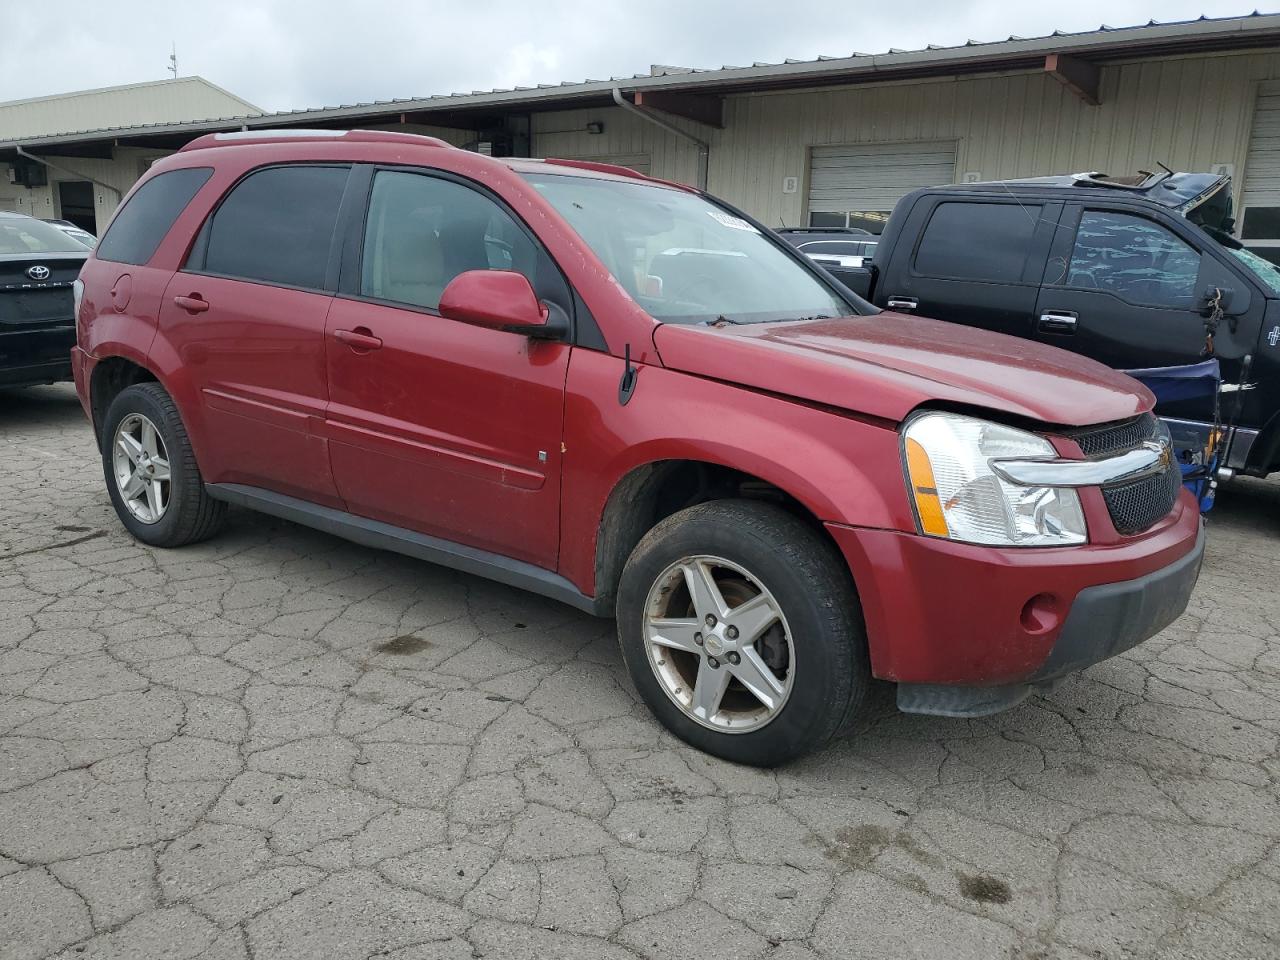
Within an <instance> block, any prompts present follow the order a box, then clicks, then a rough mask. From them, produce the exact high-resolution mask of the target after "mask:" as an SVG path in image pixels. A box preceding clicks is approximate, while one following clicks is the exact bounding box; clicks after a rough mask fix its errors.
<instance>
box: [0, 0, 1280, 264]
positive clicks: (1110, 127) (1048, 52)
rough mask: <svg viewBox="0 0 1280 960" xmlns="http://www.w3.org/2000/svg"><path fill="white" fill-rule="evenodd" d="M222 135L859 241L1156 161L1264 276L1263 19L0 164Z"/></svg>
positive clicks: (682, 73)
mask: <svg viewBox="0 0 1280 960" xmlns="http://www.w3.org/2000/svg"><path fill="white" fill-rule="evenodd" d="M189 120H190V121H194V120H195V118H189ZM240 127H244V128H248V129H253V128H260V127H330V128H332V127H374V128H386V129H402V130H411V131H421V132H429V133H433V134H435V135H437V136H442V137H444V138H445V139H446V140H448V141H449V142H451V143H454V144H457V145H460V146H467V147H469V148H471V149H480V150H487V151H490V152H493V153H494V154H498V155H502V154H510V155H518V156H535V157H565V158H575V159H596V160H602V161H607V162H610V163H618V164H623V165H626V166H631V167H634V168H635V169H637V170H641V171H643V172H645V173H649V174H651V175H653V176H658V177H665V178H669V179H673V180H680V181H684V182H687V183H695V184H705V185H706V186H707V187H708V188H709V189H710V190H711V191H712V192H713V193H716V194H718V195H720V196H722V197H724V198H725V199H727V200H729V201H730V202H732V203H734V204H736V205H738V206H740V207H742V208H744V209H746V210H748V211H749V212H751V213H752V214H754V215H756V216H757V217H759V218H760V219H761V220H763V221H765V222H766V223H769V224H771V225H780V224H781V225H787V226H797V225H805V224H812V225H834V224H851V225H860V226H864V227H868V228H871V229H873V230H876V229H878V225H879V224H880V223H882V222H883V219H884V217H885V216H886V215H887V213H888V211H889V210H891V209H892V206H893V203H894V202H895V201H896V200H897V199H898V197H900V196H901V195H902V194H904V193H905V192H907V191H908V190H910V189H912V188H914V187H918V186H928V185H933V184H937V183H940V182H955V181H964V180H989V179H1003V178H1009V177H1026V176H1037V175H1045V174H1053V173H1068V172H1077V171H1085V170H1100V171H1104V172H1108V173H1113V174H1118V173H1132V172H1135V171H1137V170H1144V169H1145V170H1155V169H1158V165H1159V164H1161V163H1164V164H1167V165H1168V166H1170V167H1172V168H1174V169H1182V170H1198V171H1204V170H1221V171H1224V172H1229V173H1231V174H1232V175H1233V176H1234V178H1235V181H1236V188H1235V192H1236V198H1237V213H1238V217H1237V223H1238V224H1239V229H1241V230H1242V236H1243V238H1244V240H1245V242H1246V243H1247V244H1248V245H1249V246H1251V247H1252V248H1254V249H1256V250H1257V251H1258V252H1259V253H1262V254H1263V255H1265V256H1268V257H1269V258H1271V259H1273V260H1280V15H1259V14H1252V15H1250V16H1244V17H1229V18H1221V19H1207V18H1202V19H1200V20H1194V21H1187V22H1178V23H1156V22H1154V21H1153V22H1152V23H1150V24H1147V25H1144V26H1137V27H1126V28H1118V29H1113V28H1109V27H1103V28H1101V29H1099V30H1095V31H1089V32H1082V33H1055V34H1053V35H1051V36H1047V37H1037V38H1030V39H1027V38H1018V37H1010V38H1008V39H1006V40H1000V41H994V42H989V43H988V42H984V43H975V42H970V43H968V44H965V45H963V46H957V47H945V48H938V47H930V48H927V49H925V50H916V51H902V50H891V51H889V52H887V53H882V54H874V55H872V54H854V55H852V56H841V57H831V58H820V59H818V60H814V61H787V62H785V63H777V64H764V63H759V64H753V65H751V66H746V67H731V66H726V67H721V68H718V69H712V70H694V69H686V68H679V67H654V68H653V70H652V71H651V73H650V74H645V75H641V76H634V77H627V78H616V79H611V80H587V81H582V82H574V83H563V84H558V85H547V86H540V87H537V88H528V89H517V90H493V91H485V92H474V93H465V94H452V95H446V96H437V97H428V98H424V99H418V100H401V101H392V102H386V103H372V104H357V105H353V106H342V107H329V108H321V109H314V110H302V111H294V112H288V113H278V114H267V115H261V116H245V117H242V118H236V119H234V120H231V121H201V122H184V123H160V124H154V125H149V126H134V127H131V128H128V129H121V130H110V131H99V132H88V133H84V132H80V133H75V132H72V133H66V134H61V135H56V134H48V133H46V134H42V135H40V136H34V137H27V138H24V139H21V140H18V139H13V138H6V137H5V136H4V135H3V133H2V132H0V165H2V164H4V163H6V162H8V163H13V162H15V161H18V162H22V163H29V162H39V161H40V160H43V161H46V162H48V163H51V164H52V163H58V164H60V165H61V166H63V167H65V168H68V169H83V170H85V171H86V172H89V171H96V172H95V174H94V175H95V176H97V177H99V178H100V179H101V180H103V181H107V182H110V183H112V184H118V185H119V186H120V187H121V189H123V188H125V187H127V186H128V184H129V183H131V182H132V181H133V179H135V178H136V177H137V175H138V173H139V171H140V165H139V161H140V160H143V159H145V158H147V157H153V156H156V155H158V154H160V153H163V152H165V151H168V150H173V149H176V148H177V147H179V146H181V145H182V144H183V143H185V142H187V141H189V140H191V139H192V138H194V137H196V136H198V135H200V134H202V133H206V132H209V131H211V130H229V129H238V128H240ZM19 151H21V153H20V152H19ZM23 154H25V155H26V156H23ZM29 157H36V158H39V159H38V160H36V161H32V160H30V159H29ZM0 189H3V187H2V186H0ZM4 197H5V194H4V193H0V206H3V204H4V202H5V201H4V199H3V198H4ZM109 202H110V201H109V200H108V203H109ZM102 213H103V211H102V210H99V214H100V216H99V221H100V223H101V222H102V219H103V218H102V216H101V214H102Z"/></svg>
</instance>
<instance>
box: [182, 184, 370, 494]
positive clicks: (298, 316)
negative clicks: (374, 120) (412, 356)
mask: <svg viewBox="0 0 1280 960" xmlns="http://www.w3.org/2000/svg"><path fill="white" fill-rule="evenodd" d="M349 172H350V168H349V167H345V166H328V167H326V166H314V165H307V166H302V165H298V166H279V167H270V168H267V169H263V170H260V171H257V172H254V173H251V174H249V175H248V176H247V177H245V178H244V179H243V180H241V181H240V182H239V183H238V184H237V185H236V186H235V187H233V188H232V190H231V192H230V193H229V194H228V195H227V196H226V198H225V199H224V200H223V201H222V203H221V204H220V205H219V206H218V207H217V208H216V209H215V211H214V212H213V214H212V215H211V217H210V219H209V221H208V222H206V224H205V226H204V228H203V229H202V231H201V233H200V235H199V237H198V239H197V241H196V244H195V247H194V249H193V250H192V253H191V256H190V258H189V259H188V262H187V265H186V266H185V267H184V269H182V270H180V271H179V272H178V273H176V274H174V276H173V279H172V280H171V281H170V282H169V286H168V289H167V291H166V293H165V297H164V301H163V303H162V307H161V311H160V337H159V338H158V342H163V343H167V344H168V348H170V349H173V350H176V351H177V353H178V355H179V357H180V359H181V367H182V369H184V370H185V371H186V372H187V375H189V376H190V377H191V378H192V380H193V382H192V383H191V384H190V387H191V392H192V393H193V394H194V395H195V396H196V397H197V404H198V407H199V411H198V416H199V417H200V418H201V420H202V421H203V427H204V429H202V430H200V431H199V435H200V437H201V447H200V449H199V453H200V457H201V465H202V467H203V470H204V474H205V479H206V480H207V481H210V482H213V483H240V484H246V485H250V486H256V487H264V488H266V489H269V490H273V491H277V492H279V493H284V494H288V495H290V496H294V497H300V498H303V499H307V500H311V501H314V502H318V503H323V504H326V505H329V506H341V500H340V499H339V497H338V491H337V489H336V487H335V486H334V483H333V475H332V471H331V470H330V466H329V455H328V449H327V445H326V442H325V440H324V437H323V436H321V434H320V431H319V429H318V427H319V426H320V425H321V424H322V422H323V417H324V406H325V402H326V400H327V394H326V387H325V317H326V315H327V313H328V312H329V307H330V305H331V304H332V303H333V294H332V292H331V290H332V286H334V285H336V275H337V269H336V260H335V261H334V266H333V267H332V269H331V265H330V255H331V248H332V247H333V244H334V235H335V229H336V224H337V218H338V207H339V203H340V201H341V199H342V194H343V189H344V187H345V186H346V182H347V178H348V175H349ZM335 256H336V254H335ZM331 279H332V281H333V282H330V280H331ZM326 288H328V289H326Z"/></svg>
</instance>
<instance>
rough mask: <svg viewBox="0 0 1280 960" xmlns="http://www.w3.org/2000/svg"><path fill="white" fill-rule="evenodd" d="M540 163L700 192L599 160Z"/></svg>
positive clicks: (549, 159) (545, 160)
mask: <svg viewBox="0 0 1280 960" xmlns="http://www.w3.org/2000/svg"><path fill="white" fill-rule="evenodd" d="M542 162H543V163H555V164H558V165H560V166H562V167H577V168H578V169H579V170H594V171H595V172H596V173H611V174H613V175H614V176H616V177H628V178H630V179H632V180H643V181H644V182H645V183H660V184H662V185H663V186H667V187H675V188H676V189H677V190H683V191H685V192H686V193H700V192H701V191H699V190H698V188H697V187H691V186H689V185H688V184H687V183H680V182H679V181H676V180H664V179H662V178H661V177H651V176H649V175H648V174H647V173H641V172H640V171H638V170H632V169H631V168H630V167H624V166H620V165H619V164H616V163H601V162H600V161H599V160H566V159H564V158H562V157H543V158H542Z"/></svg>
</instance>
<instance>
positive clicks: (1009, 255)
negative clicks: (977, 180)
mask: <svg viewBox="0 0 1280 960" xmlns="http://www.w3.org/2000/svg"><path fill="white" fill-rule="evenodd" d="M1040 212H1041V208H1040V207H1039V206H1038V205H1033V204H1016V203H955V202H953V203H940V204H938V206H937V208H936V209H935V210H934V211H933V216H932V217H930V218H929V224H928V226H927V227H925V231H924V236H923V237H921V239H920V246H919V248H918V249H917V251H916V262H915V272H916V273H917V274H920V275H922V276H926V277H937V278H940V279H948V280H978V281H986V282H991V283H1011V282H1014V283H1016V282H1018V281H1020V280H1022V275H1023V271H1024V270H1025V269H1026V266H1027V257H1028V255H1029V252H1030V250H1031V239H1032V237H1033V236H1034V235H1035V232H1036V227H1037V225H1038V224H1039V221H1040Z"/></svg>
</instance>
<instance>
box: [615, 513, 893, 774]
mask: <svg viewBox="0 0 1280 960" xmlns="http://www.w3.org/2000/svg"><path fill="white" fill-rule="evenodd" d="M618 635H619V639H620V640H621V643H622V653H623V656H624V657H625V659H626V662H627V669H628V671H629V672H630V674H631V679H632V680H633V681H634V683H635V685H636V688H637V689H638V690H639V691H640V694H641V696H643V697H644V699H645V701H646V702H647V703H648V705H649V707H650V708H651V709H652V710H653V712H654V714H655V715H656V716H657V717H658V719H659V720H661V721H662V722H663V723H664V724H665V725H666V726H667V727H668V728H669V729H670V730H671V731H672V732H673V733H675V734H676V735H677V736H679V737H681V738H683V739H685V740H687V741H689V742H690V743H692V744H694V745H695V746H697V747H699V748H701V749H703V750H706V751H708V752H710V753H714V754H717V755H719V756H722V757H726V758H728V759H731V760H736V761H739V762H741V763H752V764H758V765H769V764H775V763H780V762H782V761H784V760H788V759H790V758H792V757H795V756H798V755H800V754H802V753H804V752H806V751H808V750H812V749H814V748H815V747H817V746H819V745H821V744H822V743H824V742H825V741H826V740H827V739H829V738H830V737H831V736H832V735H834V734H835V732H836V731H837V730H839V729H840V727H841V726H843V725H844V724H845V722H847V721H848V719H849V718H850V717H851V716H852V714H853V711H854V710H856V708H857V706H858V705H859V704H860V703H861V701H862V699H863V697H864V695H865V693H866V690H867V687H868V686H869V684H870V673H869V670H868V668H867V662H866V644H865V641H864V638H863V631H862V616H861V611H860V608H859V606H858V598H857V594H856V593H855V592H854V589H853V582H852V580H851V578H850V576H849V571H848V567H847V565H846V564H845V563H844V561H843V559H842V558H841V557H840V556H839V554H838V553H837V552H836V550H835V546H834V544H833V543H832V542H831V541H830V539H828V538H827V537H825V535H824V534H823V532H822V530H821V528H820V527H818V526H817V525H815V524H813V523H811V522H807V521H806V519H805V518H803V517H802V516H799V515H797V514H793V513H790V512H788V511H786V510H784V509H783V508H782V507H780V506H777V505H774V504H769V503H761V502H756V501H746V500H717V501H711V502H708V503H701V504H698V505H696V506H693V507H689V508H687V509H685V510H681V511H680V512H679V513H676V514H674V515H672V516H670V517H668V518H666V519H665V520H663V521H662V522H661V523H659V524H658V525H657V526H655V527H654V528H653V529H652V530H650V531H649V532H648V533H647V534H646V535H645V536H644V537H643V538H642V539H641V541H640V543H639V544H638V545H637V546H636V548H635V550H634V551H633V552H632V554H631V557H630V559H628V560H627V563H626V566H625V568H624V569H623V572H622V581H621V583H620V584H619V588H618Z"/></svg>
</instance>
